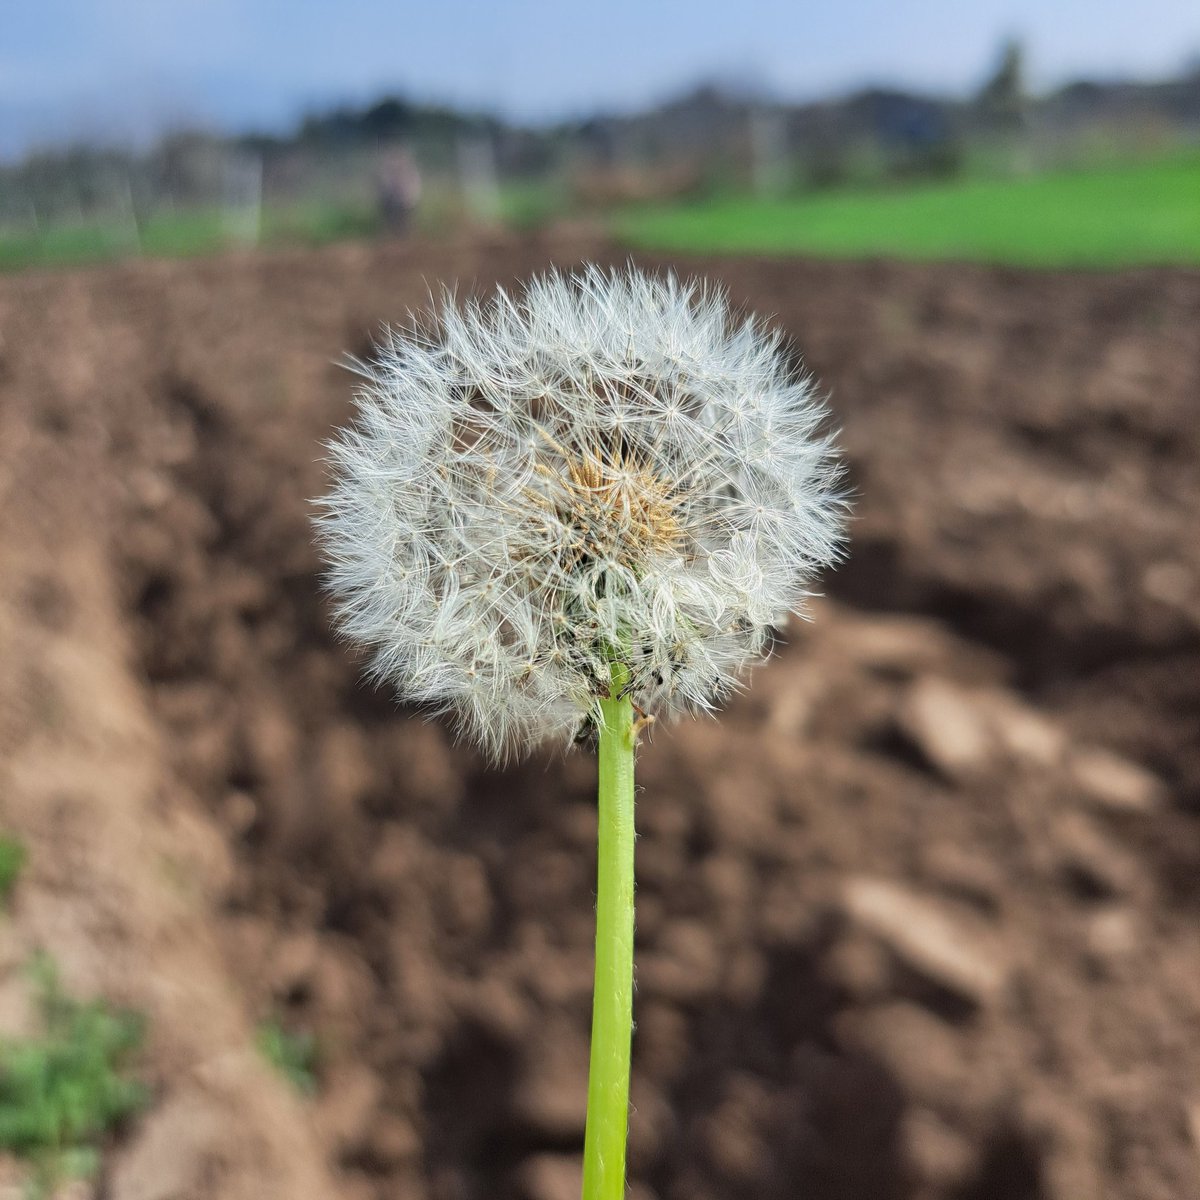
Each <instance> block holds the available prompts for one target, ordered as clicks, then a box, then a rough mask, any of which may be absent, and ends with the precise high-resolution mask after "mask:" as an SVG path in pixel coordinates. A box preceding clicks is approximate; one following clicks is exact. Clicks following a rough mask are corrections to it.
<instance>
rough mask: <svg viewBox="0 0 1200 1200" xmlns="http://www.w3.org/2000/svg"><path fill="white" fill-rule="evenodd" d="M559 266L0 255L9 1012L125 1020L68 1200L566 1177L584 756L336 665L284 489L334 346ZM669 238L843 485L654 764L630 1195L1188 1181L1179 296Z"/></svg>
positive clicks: (644, 868) (537, 1189) (528, 1187)
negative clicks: (746, 681)
mask: <svg viewBox="0 0 1200 1200" xmlns="http://www.w3.org/2000/svg"><path fill="white" fill-rule="evenodd" d="M584 256H590V257H599V258H601V259H606V260H616V259H617V258H618V257H619V256H617V255H616V254H614V253H613V252H612V251H611V250H609V249H607V248H606V247H604V246H603V245H602V244H600V243H598V242H589V241H587V240H586V239H579V238H576V239H573V240H570V239H569V240H559V241H530V242H525V243H512V242H497V243H492V244H484V243H480V244H478V245H472V246H466V247H456V248H429V249H418V248H406V247H395V246H393V247H372V248H368V247H341V248H335V249H331V250H327V251H322V252H319V253H310V254H296V255H279V256H274V257H263V258H228V259H223V260H217V261H211V262H203V263H192V264H165V263H152V264H141V265H137V266H130V267H121V268H113V269H106V270H101V271H94V272H87V273H79V274H64V275H50V274H43V275H27V276H22V277H12V278H8V279H5V280H3V281H0V506H2V511H3V513H4V518H3V534H2V536H0V638H2V639H3V642H2V646H0V656H2V657H0V661H2V662H3V668H2V669H0V788H2V789H3V790H2V791H0V804H2V805H3V808H2V813H0V820H2V822H3V824H4V825H5V826H7V827H9V828H12V829H15V830H16V831H17V832H18V833H19V834H20V836H21V837H22V838H23V839H24V840H25V841H26V842H27V844H28V845H29V847H30V850H31V866H30V869H29V871H28V872H27V874H26V876H25V878H24V879H23V880H22V882H21V884H20V886H19V888H18V891H17V895H16V898H15V904H14V911H13V914H12V917H11V919H10V920H8V921H7V922H5V923H3V924H2V925H0V1025H2V1023H3V1014H4V1012H5V1011H6V1003H5V1001H6V996H8V998H9V999H11V993H12V992H13V991H14V989H17V988H19V986H20V984H19V983H18V982H17V981H18V979H19V976H18V974H17V973H16V971H15V967H14V964H16V963H17V962H18V961H19V959H20V957H21V954H22V952H23V951H24V950H25V949H27V948H28V947H30V946H32V945H42V946H45V947H47V948H48V949H50V950H51V951H52V952H53V953H54V954H55V955H56V956H57V957H58V958H59V959H60V960H61V961H62V963H63V964H64V969H65V971H66V974H67V977H68V979H69V980H70V981H71V982H72V984H73V985H75V986H76V987H78V988H80V989H84V990H100V991H103V992H104V993H106V994H109V995H111V996H113V997H114V998H116V999H118V1000H121V1001H122V1002H126V1003H132V1004H135V1005H137V1006H139V1007H141V1008H143V1009H146V1010H147V1011H148V1012H149V1013H150V1015H151V1018H152V1022H153V1025H152V1028H153V1030H154V1034H153V1037H152V1040H151V1045H150V1047H149V1049H148V1051H147V1054H146V1060H145V1063H144V1069H145V1071H146V1073H147V1076H148V1078H149V1079H150V1080H151V1082H152V1083H153V1085H154V1088H155V1096H156V1099H155V1104H154V1106H153V1108H152V1109H151V1111H150V1112H149V1114H148V1115H147V1116H145V1117H144V1118H143V1119H141V1120H140V1121H139V1122H137V1123H135V1124H134V1125H133V1126H132V1127H131V1128H130V1129H129V1130H127V1131H125V1133H124V1134H123V1135H122V1137H121V1138H120V1139H118V1140H117V1141H116V1143H115V1144H114V1145H113V1147H112V1148H111V1153H110V1154H109V1155H108V1156H107V1159H106V1168H105V1178H104V1180H103V1186H102V1189H101V1191H102V1194H103V1195H104V1196H106V1197H111V1198H112V1200H134V1198H137V1200H168V1198H170V1197H175V1198H183V1197H187V1198H188V1200H192V1198H195V1200H216V1198H218V1197H220V1198H222V1200H224V1198H227V1197H240V1196H251V1195H253V1196H261V1197H273V1196H278V1197H284V1196H286V1197H297V1196H299V1197H304V1196H329V1197H334V1196H337V1197H346V1198H352V1197H376V1196H378V1197H396V1198H401V1197H403V1198H404V1200H477V1198H478V1200H482V1198H484V1197H486V1198H488V1200H491V1198H493V1197H495V1198H499V1200H506V1198H507V1200H566V1198H567V1197H571V1196H573V1195H574V1194H575V1189H576V1186H577V1183H576V1179H577V1174H576V1172H577V1167H576V1162H577V1159H578V1155H579V1151H580V1148H581V1144H582V1116H583V1112H582V1102H583V1097H584V1079H585V1068H586V1028H587V1013H588V1002H589V989H590V968H591V955H590V944H589V942H590V936H591V887H592V873H593V865H594V864H593V850H592V841H593V836H594V809H593V803H592V798H591V793H592V787H593V781H592V764H591V762H590V761H589V760H588V758H587V757H586V756H585V755H581V754H576V755H569V756H565V757H564V756H562V755H559V756H553V755H547V756H545V757H543V758H540V759H538V760H537V761H535V762H533V763H531V764H528V765H526V766H523V767H520V768H517V769H515V770H510V771H507V772H503V773H500V772H495V771H491V770H488V769H486V768H485V766H484V765H483V764H482V763H480V762H479V761H477V760H476V758H475V757H474V756H473V755H472V754H471V753H469V752H465V751H462V750H458V749H455V748H453V747H452V746H451V745H450V744H449V743H448V741H447V739H446V737H445V735H444V734H443V732H442V731H441V729H439V728H438V727H437V726H431V725H427V724H424V723H423V722H421V721H420V720H419V719H418V718H416V717H415V716H414V715H412V714H407V713H404V712H402V711H398V710H397V709H396V707H395V706H394V705H393V703H392V701H391V700H390V699H389V697H388V696H386V695H384V694H382V693H380V692H378V691H375V690H373V689H372V688H371V687H369V686H367V685H365V684H363V683H362V682H360V680H359V677H358V664H357V663H356V661H355V658H354V656H353V655H352V654H351V653H350V652H348V651H346V650H345V649H343V648H341V647H339V646H338V645H337V644H336V643H335V642H334V640H333V638H332V637H331V635H330V632H329V627H328V621H327V612H326V607H325V604H324V602H323V600H322V598H321V595H320V592H319V588H318V584H317V570H318V564H317V560H316V557H315V554H314V551H313V548H312V545H311V539H310V530H309V506H308V504H307V498H308V497H311V496H313V495H315V494H317V493H319V492H320V491H321V490H322V488H323V471H322V467H321V464H320V461H319V459H320V448H319V443H320V441H321V440H322V439H323V438H324V437H326V436H327V435H328V433H329V431H330V429H331V427H332V426H334V425H335V424H337V423H339V422H341V421H342V420H344V419H345V417H346V416H347V414H348V411H349V395H350V391H351V380H350V379H349V377H348V376H347V375H346V374H345V373H344V372H343V371H341V370H340V369H339V368H338V367H337V366H336V365H335V360H336V359H337V358H338V356H339V355H340V354H341V352H342V351H344V350H350V351H362V350H364V349H365V347H366V345H367V344H368V342H369V339H370V337H371V335H372V332H373V330H375V329H376V328H377V327H378V324H379V323H380V322H382V321H385V320H388V319H393V320H394V319H398V318H401V317H402V316H403V313H404V310H405V308H406V307H407V306H409V305H420V304H421V303H422V301H423V300H424V298H425V296H426V291H427V285H434V286H436V285H437V284H438V283H441V282H443V281H446V282H453V281H458V282H459V283H460V284H461V285H462V287H463V288H464V289H469V288H471V287H473V286H479V287H488V286H490V285H491V284H492V283H493V282H495V281H497V280H501V281H505V282H509V281H512V280H514V279H517V278H520V277H522V276H524V275H526V274H528V273H529V272H530V271H532V270H535V269H537V268H540V267H542V266H544V265H545V264H546V263H547V262H548V261H549V260H550V259H553V260H555V261H557V262H559V263H562V264H569V263H571V262H573V261H575V260H576V259H578V258H580V257H584ZM647 261H649V260H647ZM650 265H661V264H654V263H650ZM680 265H681V266H682V267H683V269H685V270H687V271H693V270H695V271H702V272H704V273H706V274H710V275H715V276H718V277H720V278H723V279H724V280H725V281H726V282H727V283H728V285H729V287H730V290H731V292H732V293H733V296H734V297H735V299H736V300H738V301H739V302H744V303H745V304H746V305H747V306H748V307H751V308H754V309H758V310H766V311H768V312H774V313H776V314H778V319H779V321H780V322H781V323H782V325H783V326H784V327H785V328H786V329H788V330H789V331H790V332H791V333H792V334H794V335H795V337H796V338H797V341H798V343H799V345H801V346H802V347H803V350H804V352H805V355H806V358H807V362H808V364H809V366H810V367H811V368H812V369H813V370H814V371H816V372H817V373H818V375H819V376H820V377H821V379H822V380H823V381H824V383H825V384H826V385H827V386H828V387H829V388H830V389H831V390H832V392H833V403H834V407H835V409H836V412H837V414H838V418H839V420H840V421H841V423H842V425H843V428H844V434H843V440H844V444H845V446H846V449H847V452H848V455H849V458H850V462H851V465H852V471H853V479H854V483H855V487H856V489H857V491H858V493H859V502H858V506H857V509H858V516H857V520H856V524H855V529H854V535H853V557H852V559H851V561H850V562H849V563H848V564H847V565H846V566H845V568H844V569H843V570H842V571H841V572H840V573H839V574H838V575H837V576H836V577H834V578H832V579H831V580H830V584H829V587H830V598H829V599H827V600H825V601H823V602H821V604H820V608H819V611H818V612H817V614H816V620H815V622H814V623H813V624H812V625H811V626H805V627H804V628H802V629H796V630H793V631H791V634H792V636H791V639H790V644H789V645H788V646H787V647H785V648H784V649H783V650H782V651H781V653H780V654H779V655H778V657H777V658H776V660H775V661H774V662H772V663H771V664H770V665H768V666H767V667H766V668H764V669H763V670H761V671H760V672H759V673H758V674H757V676H756V677H755V679H754V682H753V686H752V687H751V689H750V690H749V692H748V693H747V695H746V696H745V697H744V698H742V699H740V700H739V701H738V702H737V703H736V704H734V705H733V707H732V708H731V709H730V711H729V712H728V713H727V714H726V715H725V716H723V717H722V719H721V720H720V721H719V722H718V723H715V724H713V723H708V722H704V723H699V724H685V725H682V726H678V727H676V728H674V729H670V730H662V731H660V732H659V733H658V734H657V735H656V737H655V739H654V744H653V745H652V746H650V747H649V748H647V749H646V751H645V752H644V753H643V755H642V759H641V762H640V766H639V771H640V782H641V784H642V785H643V787H644V795H643V797H642V799H641V801H640V812H639V823H640V828H641V834H642V837H641V840H640V842H639V847H638V871H639V918H638V941H639V945H638V962H639V986H638V995H637V1008H638V1022H639V1023H638V1032H637V1037H636V1043H635V1066H634V1071H635V1082H634V1109H635V1111H634V1115H633V1123H632V1142H631V1170H632V1177H633V1179H634V1180H635V1181H636V1191H635V1194H636V1196H637V1197H638V1200H649V1198H651V1197H659V1198H660V1200H718V1198H721V1200H726V1198H728V1200H741V1198H747V1200H748V1198H750V1197H754V1198H756V1200H774V1198H778V1200H785V1198H787V1200H790V1198H791V1197H794V1196H804V1197H807V1198H808V1200H834V1198H854V1200H1068V1198H1069V1200H1093V1198H1094V1200H1101V1198H1105V1200H1108V1198H1113V1197H1121V1198H1122V1200H1179V1198H1188V1197H1196V1196H1200V1187H1198V1185H1197V1179H1198V1178H1200V939H1198V938H1197V936H1196V924H1197V921H1198V920H1200V738H1198V736H1197V735H1198V733H1200V539H1198V538H1197V537H1196V528H1197V521H1198V519H1200V471H1198V470H1197V464H1198V461H1200V421H1198V415H1200V414H1198V413H1197V404H1200V351H1198V348H1197V340H1196V339H1197V330H1198V329H1200V274H1197V273H1195V272H1191V273H1188V272H1166V271H1159V272H1144V273H1130V274H1122V275H1111V276H1109V275H1073V276H1072V275H1046V274H1041V275H1035V274H1022V273H1018V272H1009V271H995V270H984V269H969V268H947V267H943V268H935V267H904V266H890V265H878V264H862V265H838V266H835V265H818V264H807V263H799V262H774V261H759V262H756V261H746V260H739V261H688V262H686V263H681V264H680ZM12 1007H13V1006H12V1005H11V1004H8V1005H7V1009H11V1008H12ZM271 1014H278V1015H280V1016H281V1017H282V1019H283V1020H284V1022H285V1023H286V1024H287V1025H289V1026H290V1027H292V1028H295V1029H310V1030H314V1031H315V1032H316V1034H317V1036H318V1038H319V1043H320V1047H321V1058H320V1087H319V1090H318V1093H317V1095H316V1096H315V1097H314V1098H313V1099H311V1100H307V1101H302V1100H300V1099H299V1098H297V1097H296V1096H295V1095H293V1094H291V1093H290V1092H289V1090H288V1088H287V1086H286V1084H284V1083H283V1082H282V1081H281V1080H279V1079H277V1078H275V1077H274V1076H273V1075H272V1074H271V1073H270V1072H269V1071H268V1070H267V1068H266V1067H265V1066H263V1064H262V1063H261V1062H259V1061H258V1059H257V1057H256V1055H255V1052H254V1051H253V1048H252V1037H253V1034H252V1030H253V1025H254V1023H255V1022H256V1021H257V1020H260V1019H262V1018H263V1017H265V1016H268V1015H271Z"/></svg>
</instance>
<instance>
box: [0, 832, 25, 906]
mask: <svg viewBox="0 0 1200 1200" xmlns="http://www.w3.org/2000/svg"><path fill="white" fill-rule="evenodd" d="M24 865H25V847H24V846H22V845H21V843H20V842H18V841H17V840H16V838H14V837H10V836H8V835H7V834H0V904H6V903H8V898H9V896H11V895H12V890H13V888H14V887H16V885H17V876H18V875H20V874H21V868H22V867H24Z"/></svg>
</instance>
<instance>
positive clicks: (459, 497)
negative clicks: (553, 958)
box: [318, 267, 845, 758]
mask: <svg viewBox="0 0 1200 1200" xmlns="http://www.w3.org/2000/svg"><path fill="white" fill-rule="evenodd" d="M356 367H357V369H358V370H359V371H360V373H361V374H362V375H363V376H364V378H365V379H366V384H365V386H363V387H362V388H361V389H360V391H359V393H358V419H357V421H356V423H355V424H354V426H353V427H351V428H349V429H346V430H343V431H342V432H341V433H340V434H339V435H338V437H337V439H336V440H335V441H334V442H333V443H332V445H331V447H330V465H331V468H332V473H333V480H334V483H333V488H332V491H331V493H330V494H329V495H328V496H327V497H325V499H324V500H322V501H321V502H320V504H321V506H322V512H321V515H320V517H319V518H318V521H319V525H320V536H321V540H322V542H323V545H324V549H325V552H326V555H327V557H328V559H329V562H330V564H331V565H330V570H329V574H328V583H329V586H330V588H331V590H332V592H333V595H334V597H335V602H336V617H337V620H338V623H339V625H340V629H341V632H342V633H343V634H344V635H345V636H347V637H348V638H350V639H352V640H354V641H357V642H361V643H365V644H367V645H369V646H371V647H373V649H374V658H373V661H372V671H373V673H374V674H375V675H376V676H378V677H379V678H380V679H385V680H389V681H391V682H392V683H393V684H394V685H395V687H396V689H397V691H398V693H399V695H400V697H401V698H402V699H403V700H405V701H408V702H411V703H416V704H421V705H424V706H426V707H429V708H432V709H433V710H435V711H439V712H449V713H451V714H452V715H453V717H454V718H455V719H456V721H457V723H458V725H459V727H460V729H461V730H462V731H463V732H464V733H466V734H467V735H469V736H470V737H472V738H473V739H474V740H475V741H476V742H477V743H479V744H480V745H481V746H482V747H483V748H484V749H485V750H486V751H487V752H488V753H489V754H490V755H491V756H492V757H494V758H503V757H506V756H511V755H520V754H523V753H524V752H525V751H527V750H528V749H529V748H530V747H532V745H533V744H535V743H536V742H538V741H540V740H541V739H543V738H544V737H554V736H559V737H563V738H569V737H571V736H574V735H576V734H578V733H579V732H580V731H581V729H582V727H583V726H584V725H586V723H587V722H588V721H589V720H594V719H595V717H596V714H597V711H598V700H599V699H600V698H604V697H608V696H609V695H610V691H611V689H612V687H613V678H614V665H617V666H618V671H617V678H618V679H621V680H622V681H623V687H622V693H623V694H627V695H629V696H630V697H631V698H632V700H633V701H634V702H635V703H636V704H638V705H639V706H640V707H641V708H642V709H643V710H645V711H646V712H647V713H652V714H654V715H656V716H671V715H674V714H676V713H678V712H679V711H681V710H685V709H705V708H710V707H712V706H713V705H714V704H716V703H717V702H718V701H720V700H721V699H723V698H724V697H725V696H726V695H727V694H728V693H729V692H730V691H731V690H732V689H733V688H734V687H735V686H736V684H737V680H738V678H739V676H740V675H741V674H742V673H743V672H744V671H745V670H746V669H747V668H748V667H750V666H751V665H752V664H753V663H754V662H755V661H757V660H758V659H760V658H761V657H762V656H763V655H764V653H765V652H766V650H767V648H768V645H769V640H770V636H771V630H772V628H773V627H775V626H778V625H780V624H782V622H783V621H784V620H785V619H786V616H787V614H788V613H789V612H795V613H798V612H800V611H801V610H802V608H803V605H804V603H805V600H806V598H807V596H808V595H809V592H808V591H807V589H808V588H809V586H810V585H811V583H812V581H813V578H814V576H815V575H816V574H817V572H818V571H820V570H821V569H822V568H824V567H826V566H828V565H829V564H831V563H832V562H833V561H834V560H835V559H836V558H837V557H838V554H839V547H840V540H841V532H842V524H843V517H844V508H845V505H844V502H843V499H842V497H841V496H840V494H839V492H838V490H837V484H838V477H839V468H838V465H837V460H836V456H835V453H834V449H833V445H832V442H831V439H830V437H829V436H828V435H827V434H825V433H823V432H822V431H821V427H822V425H823V422H824V418H825V409H824V406H823V404H822V403H821V402H820V400H819V399H818V398H817V397H816V396H815V394H814V391H813V386H812V384H811V382H810V381H809V380H808V379H807V378H804V377H801V376H798V375H797V374H796V372H795V371H794V370H793V369H792V367H791V366H790V364H789V362H788V360H787V357H786V355H785V353H784V349H783V339H782V336H781V335H780V334H779V333H776V332H771V331H768V330H767V329H765V328H764V327H763V326H762V325H761V324H760V323H759V322H757V321H755V320H753V319H743V320H735V319H734V318H733V316H732V315H731V313H730V311H729V307H728V304H727V302H726V299H725V296H724V294H723V293H721V292H718V291H714V290H711V289H709V288H706V287H703V286H701V285H698V284H684V283H681V282H679V281H678V280H677V279H675V278H674V277H671V276H668V277H666V278H662V279H659V278H651V277H649V276H646V275H643V274H641V273H640V272H637V271H635V270H633V269H629V270H624V271H616V272H612V273H609V272H605V271H602V270H600V269H599V268H596V267H591V268H588V269H586V270H584V271H583V272H582V273H580V274H578V275H575V276H564V275H561V274H557V273H552V274H549V275H546V276H544V277H541V278H538V279H535V280H534V281H532V282H531V283H529V285H528V286H527V288H526V289H525V291H524V292H523V293H522V294H521V295H520V296H517V297H514V296H510V295H508V294H506V293H504V292H498V293H497V294H496V296H495V297H494V298H493V299H492V300H490V301H488V302H485V303H480V302H476V303H472V304H470V305H468V306H466V307H465V308H464V309H461V310H460V309H458V308H457V307H455V306H454V305H453V304H452V303H450V302H449V301H447V302H446V303H445V304H444V306H443V307H442V309H441V311H440V313H439V315H438V320H437V324H436V327H435V328H434V329H432V330H429V331H424V332H422V331H420V330H416V329H414V330H412V331H409V332H408V333H407V334H405V335H397V334H390V335H389V336H388V338H387V340H386V342H385V344H383V345H382V346H380V347H378V349H377V352H376V355H375V357H374V358H373V359H372V360H371V361H370V362H367V363H358V364H356Z"/></svg>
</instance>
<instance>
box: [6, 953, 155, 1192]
mask: <svg viewBox="0 0 1200 1200" xmlns="http://www.w3.org/2000/svg"><path fill="white" fill-rule="evenodd" d="M32 971H33V974H34V977H35V982H36V985H37V988H38V992H39V996H38V1011H39V1015H40V1017H41V1023H42V1031H41V1033H40V1035H38V1036H36V1037H31V1038H27V1039H20V1040H13V1041H6V1042H0V1150H7V1151H9V1152H11V1153H12V1154H14V1155H16V1156H17V1157H18V1158H20V1159H23V1160H24V1161H25V1162H26V1163H28V1164H29V1166H30V1168H31V1171H32V1175H31V1179H30V1191H31V1194H32V1195H33V1196H37V1197H40V1196H46V1195H49V1194H50V1193H51V1192H52V1191H53V1190H54V1188H55V1187H56V1186H57V1184H58V1183H59V1182H60V1181H61V1180H63V1179H66V1178H71V1177H83V1178H87V1177H90V1176H91V1175H93V1174H95V1172H96V1170H97V1168H98V1166H99V1159H100V1147H101V1143H102V1142H103V1140H104V1138H105V1137H106V1136H107V1135H108V1134H109V1133H110V1132H111V1131H113V1130H114V1129H115V1128H116V1127H118V1126H119V1125H120V1124H121V1123H122V1122H123V1121H125V1120H126V1119H127V1118H129V1117H131V1116H132V1115H133V1114H134V1113H136V1112H138V1111H140V1110H141V1109H142V1108H143V1107H144V1106H145V1104H146V1102H147V1099H148V1093H147V1090H146V1088H145V1086H144V1085H143V1084H142V1083H140V1082H139V1081H138V1080H136V1079H133V1078H131V1077H130V1076H129V1075H128V1074H127V1066H128V1061H129V1059H130V1058H131V1057H132V1055H133V1053H134V1052H135V1051H136V1050H137V1048H138V1046H139V1045H140V1044H141V1041H142V1035H143V1029H144V1022H143V1019H142V1018H141V1017H140V1016H138V1015H137V1014H135V1013H130V1012H124V1011H118V1010H114V1009H112V1008H110V1007H109V1006H108V1005H107V1004H105V1003H104V1002H103V1001H99V1000H93V1001H80V1000H76V999H74V998H73V997H70V996H68V995H67V994H66V993H65V992H64V991H63V989H62V985H61V983H60V982H59V978H58V972H57V970H56V969H55V967H54V964H53V962H52V961H51V960H50V959H49V958H47V957H44V956H42V957H39V958H37V959H36V960H35V961H34V963H33V966H32Z"/></svg>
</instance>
